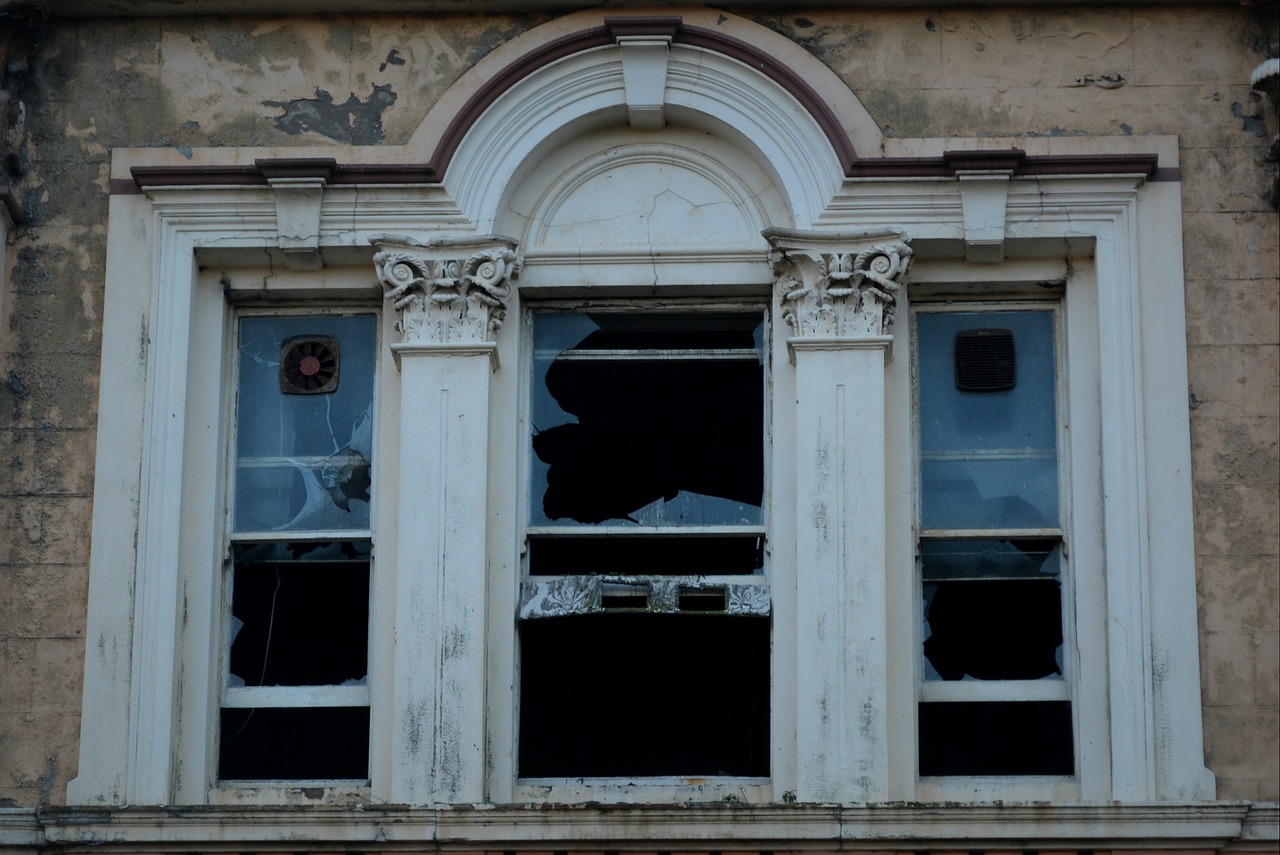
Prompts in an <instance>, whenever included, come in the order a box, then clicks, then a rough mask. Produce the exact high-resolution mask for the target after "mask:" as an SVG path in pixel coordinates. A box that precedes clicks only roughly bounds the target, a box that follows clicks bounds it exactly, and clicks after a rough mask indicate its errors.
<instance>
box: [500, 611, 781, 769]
mask: <svg viewBox="0 0 1280 855" xmlns="http://www.w3.org/2000/svg"><path fill="white" fill-rule="evenodd" d="M520 644H521V649H522V665H521V669H520V685H521V689H520V762H519V768H520V776H521V777H524V778H539V777H579V776H587V777H612V776H622V775H637V776H638V775H645V776H649V775H699V776H703V775H705V776H712V775H735V776H752V777H763V776H766V775H768V774H769V619H768V618H764V617H757V618H745V617H739V618H724V617H721V616H717V615H706V614H697V613H695V614H691V615H653V614H633V613H626V612H622V613H606V614H597V615H585V616H579V617H563V618H551V619H547V620H538V621H526V622H524V623H522V624H521V625H520Z"/></svg>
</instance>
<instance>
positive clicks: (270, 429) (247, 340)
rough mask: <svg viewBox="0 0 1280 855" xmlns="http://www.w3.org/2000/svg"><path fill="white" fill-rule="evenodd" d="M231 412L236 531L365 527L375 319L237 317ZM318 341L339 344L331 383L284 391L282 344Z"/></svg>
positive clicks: (371, 432)
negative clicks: (326, 387) (319, 389)
mask: <svg viewBox="0 0 1280 855" xmlns="http://www.w3.org/2000/svg"><path fill="white" fill-rule="evenodd" d="M239 331H240V337H239V354H240V358H239V366H238V367H239V381H238V387H237V391H238V396H237V406H236V472H235V479H234V480H235V483H234V503H235V504H234V508H235V511H234V514H233V517H234V527H235V530H236V531H306V530H312V531H315V530H328V529H367V528H368V527H369V499H370V493H369V490H370V486H371V485H370V470H369V466H370V461H371V459H372V441H373V430H372V429H373V423H372V402H373V365H374V354H375V346H374V342H375V333H376V325H375V319H374V316H373V315H355V316H348V317H339V316H318V315H308V316H305V317H304V316H278V315H272V316H266V315H261V316H252V317H244V318H241V319H240V327H239ZM306 336H316V337H325V338H329V339H333V340H336V341H337V342H340V344H341V355H342V356H341V363H340V364H339V365H338V367H337V376H336V377H334V378H333V381H331V382H336V387H335V388H334V389H333V391H331V392H323V393H320V394H305V395H300V394H287V393H286V392H284V391H282V389H281V368H280V360H281V353H282V348H283V347H284V345H285V343H286V342H289V341H292V340H295V339H298V338H300V337H306Z"/></svg>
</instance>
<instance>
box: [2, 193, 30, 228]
mask: <svg viewBox="0 0 1280 855" xmlns="http://www.w3.org/2000/svg"><path fill="white" fill-rule="evenodd" d="M0 205H4V209H5V211H6V212H7V213H8V214H9V221H10V222H12V223H13V224H14V225H15V226H21V225H23V224H24V223H26V221H27V212H26V211H24V210H22V203H21V202H19V201H18V197H17V196H15V195H14V194H13V188H12V187H10V186H9V185H8V184H0Z"/></svg>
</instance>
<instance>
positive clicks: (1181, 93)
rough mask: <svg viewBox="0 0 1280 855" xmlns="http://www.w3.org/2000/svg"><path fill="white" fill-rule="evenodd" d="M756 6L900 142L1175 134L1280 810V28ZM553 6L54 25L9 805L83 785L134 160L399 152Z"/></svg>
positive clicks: (1216, 539)
mask: <svg viewBox="0 0 1280 855" xmlns="http://www.w3.org/2000/svg"><path fill="white" fill-rule="evenodd" d="M744 16H745V17H747V18H750V19H752V20H755V21H757V22H759V23H761V24H763V25H765V26H768V27H770V28H772V29H774V30H777V31H778V32H781V33H783V34H785V35H787V36H788V37H790V38H792V39H794V40H795V41H796V42H797V43H799V44H801V45H802V46H804V47H805V48H807V49H809V50H810V51H812V52H813V53H814V54H815V55H816V56H817V57H818V58H819V59H821V60H822V61H823V62H824V63H826V64H827V65H828V66H829V67H831V68H832V69H833V70H835V71H836V72H837V73H838V74H839V75H841V76H842V77H843V78H844V79H845V80H846V81H847V82H848V84H849V86H850V87H851V88H852V89H853V90H854V92H855V93H856V94H857V96H858V97H859V98H860V99H861V100H862V102H863V103H864V104H865V106H866V107H867V109H868V110H869V111H870V113H871V115H872V116H873V117H874V119H875V121H876V122H877V124H878V125H879V126H880V128H881V129H882V131H883V133H884V134H885V136H887V137H924V138H928V137H951V136H957V137H981V136H986V135H990V136H1018V135H1027V136H1041V137H1045V136H1049V137H1052V136H1075V135H1116V136H1128V135H1132V136H1141V135H1144V134H1177V135H1178V136H1179V137H1180V139H1181V167H1182V176H1183V197H1182V198H1183V208H1184V211H1183V220H1184V224H1185V228H1184V244H1185V269H1186V285H1187V289H1186V298H1187V313H1188V331H1187V332H1188V338H1189V342H1190V352H1189V363H1190V372H1191V384H1192V388H1191V390H1190V394H1191V395H1192V398H1191V403H1192V407H1193V411H1192V438H1193V454H1194V469H1193V477H1194V482H1195V501H1196V537H1197V553H1198V554H1197V565H1198V568H1199V576H1200V598H1201V610H1200V634H1201V649H1202V676H1203V681H1204V702H1205V712H1206V714H1205V728H1206V742H1207V753H1208V756H1207V762H1208V765H1209V766H1210V768H1211V769H1212V770H1213V771H1214V772H1216V773H1217V775H1218V781H1219V795H1220V796H1221V797H1225V798H1253V799H1276V798H1278V797H1280V791H1278V790H1280V768H1278V766H1277V762H1278V761H1277V757H1280V744H1278V742H1277V733H1278V732H1280V698H1278V697H1277V692H1278V691H1280V689H1278V687H1280V676H1278V675H1277V658H1278V657H1277V650H1280V613H1278V612H1280V608H1278V606H1277V603H1278V602H1280V544H1278V540H1280V486H1278V484H1280V463H1278V449H1277V446H1278V445H1280V415H1278V413H1280V388H1278V387H1280V379H1278V378H1280V307H1278V298H1277V271H1278V270H1280V230H1278V228H1277V225H1278V220H1277V214H1276V212H1275V211H1274V210H1273V209H1271V207H1270V205H1269V204H1268V203H1267V202H1266V201H1264V200H1263V199H1262V198H1261V195H1260V193H1261V191H1262V189H1263V187H1264V186H1265V183H1266V181H1265V178H1266V175H1267V174H1268V167H1266V166H1264V164H1263V162H1262V155H1263V152H1264V150H1265V148H1266V144H1267V141H1268V139H1269V137H1270V134H1271V133H1274V117H1272V116H1267V117H1265V118H1263V117H1262V110H1263V105H1262V104H1261V103H1260V102H1259V101H1258V100H1256V98H1254V97H1253V96H1252V95H1251V93H1250V92H1249V83H1248V80H1249V73H1250V71H1251V70H1252V69H1253V68H1254V67H1255V66H1256V65H1257V64H1258V62H1259V61H1260V60H1261V59H1263V58H1265V57H1266V56H1268V55H1272V54H1268V53H1267V51H1268V50H1274V48H1272V47H1271V46H1270V44H1269V41H1270V40H1272V39H1275V37H1276V36H1275V33H1274V32H1268V30H1269V29H1270V27H1271V26H1273V25H1268V24H1267V23H1265V22H1260V21H1259V20H1257V19H1256V18H1255V17H1254V14H1253V13H1251V12H1250V11H1249V10H1248V9H1244V8H1236V7H1226V6H1214V7H1203V8H1200V7H1194V6H1179V7H1176V8H1169V9H1161V8H1158V7H1139V8H1132V9H1130V8H1124V7H1116V8H1071V9H1068V10H1065V11H1060V12H1054V11H1043V10H1039V9H1029V8H1010V9H993V8H983V9H981V10H977V11H965V10H960V9H954V8H948V9H945V10H932V11H930V10H892V11H867V10H863V11H854V12H840V13H833V12H831V11H829V10H814V11H812V12H811V13H799V12H796V13H793V12H788V13H786V14H785V15H781V16H778V15H765V14H760V13H756V12H747V13H745V14H744ZM547 18H548V16H546V15H545V14H542V13H539V14H538V15H523V16H487V17H479V16H440V17H393V16H369V17H351V16H331V17H326V18H324V19H320V18H296V19H285V18H262V19H240V20H228V19H214V18H182V19H137V20H127V21H122V20H108V19H101V20H58V19H54V20H51V21H50V22H49V23H48V24H47V26H46V28H45V30H44V32H43V35H42V39H41V42H40V44H39V46H38V49H37V52H36V53H35V55H34V56H33V58H32V62H31V68H30V70H29V71H28V72H27V73H25V74H22V75H19V76H17V77H15V76H14V75H12V74H11V76H10V80H9V84H8V85H9V88H10V89H11V91H13V93H14V99H15V104H14V106H13V108H12V109H11V111H10V127H9V129H8V142H9V150H10V151H12V152H14V154H15V155H16V156H15V157H11V158H10V159H9V160H10V163H9V168H10V171H11V175H10V183H12V184H13V185H14V186H15V188H16V189H17V192H18V195H19V198H20V199H21V201H22V204H23V205H24V207H25V209H26V211H27V213H28V216H29V222H28V224H27V225H26V226H24V227H23V228H20V229H17V230H16V231H15V232H14V234H13V236H12V238H11V246H10V247H9V257H10V270H9V276H8V279H7V280H6V288H7V292H6V293H5V294H4V295H3V300H0V308H2V311H3V317H0V471H2V472H3V475H2V476H0V805H4V804H16V805H37V804H58V803H61V802H63V801H64V800H65V790H66V782H67V780H68V779H70V778H71V777H73V776H74V775H75V763H76V755H77V742H78V730H79V710H80V692H81V687H80V684H81V669H82V665H83V653H84V651H83V646H84V643H85V642H84V622H85V600H86V597H87V563H88V546H89V537H88V531H89V518H90V511H91V507H90V498H89V497H90V495H91V489H92V484H93V467H92V461H93V454H94V443H95V440H96V436H95V410H96V397H97V372H98V366H99V351H100V330H101V315H102V308H103V307H102V303H103V290H102V288H103V284H102V283H103V271H104V266H105V263H104V262H105V234H106V228H105V221H106V215H107V188H108V181H107V176H108V159H109V157H110V152H111V149H112V148H114V147H120V146H156V147H166V148H170V149H176V150H177V151H179V152H183V151H184V149H186V148H188V147H191V148H194V147H208V146H270V147H274V148H276V150H277V151H278V152H279V153H280V154H281V155H287V154H288V149H289V147H291V146H298V145H314V144H322V145H333V144H335V143H338V144H350V145H353V146H369V145H377V144H379V143H385V144H397V143H403V142H406V141H407V140H408V139H409V137H410V135H411V133H412V132H413V131H414V129H415V128H416V127H417V125H418V124H419V122H420V121H421V118H422V116H423V115H424V114H425V113H426V112H427V110H428V109H429V107H430V106H431V105H432V104H433V103H435V101H436V100H437V99H438V98H439V97H440V96H441V94H442V93H443V92H445V91H446V89H447V88H448V87H449V86H450V84H452V83H453V82H454V81H455V80H457V78H458V77H459V76H460V75H461V74H462V73H463V72H464V71H465V70H466V69H467V68H468V67H470V66H471V65H473V64H474V63H475V62H477V61H478V60H479V58H480V57H482V56H483V55H484V54H485V53H487V52H488V51H489V50H491V49H492V48H493V47H495V46H497V45H498V44H501V43H502V42H503V41H504V40H506V39H509V38H511V37H513V36H515V35H517V34H519V33H520V32H523V31H524V30H526V29H528V28H530V27H532V26H535V25H537V24H539V23H541V22H543V21H544V20H547ZM1267 121H1270V122H1271V124H1272V126H1271V127H1270V128H1269V129H1268V127H1267ZM863 154H873V153H871V152H864V153H863ZM359 156H360V155H359V152H353V153H352V154H351V157H350V158H349V159H350V160H358V159H359Z"/></svg>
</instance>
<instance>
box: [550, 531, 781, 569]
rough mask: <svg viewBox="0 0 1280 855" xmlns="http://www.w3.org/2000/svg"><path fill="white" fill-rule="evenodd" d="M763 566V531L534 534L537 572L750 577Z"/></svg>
mask: <svg viewBox="0 0 1280 855" xmlns="http://www.w3.org/2000/svg"><path fill="white" fill-rule="evenodd" d="M763 566H764V538H762V537H760V536H758V535H746V536H741V535H739V536H736V537H735V536H716V537H625V536H623V537H537V536H534V537H530V538H529V574H530V575H532V576H561V575H564V576H582V575H587V574H590V573H610V574H614V573H616V574H619V575H632V576H715V575H726V576H748V575H751V574H752V573H755V572H756V571H757V570H759V569H760V568H761V567H763Z"/></svg>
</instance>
